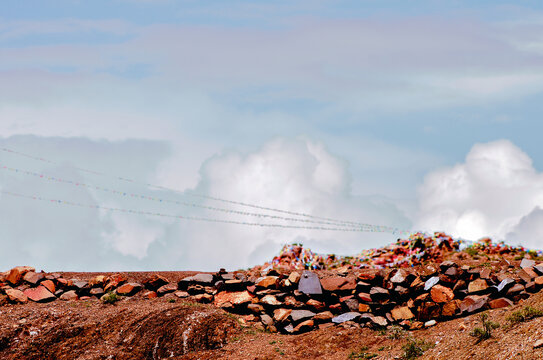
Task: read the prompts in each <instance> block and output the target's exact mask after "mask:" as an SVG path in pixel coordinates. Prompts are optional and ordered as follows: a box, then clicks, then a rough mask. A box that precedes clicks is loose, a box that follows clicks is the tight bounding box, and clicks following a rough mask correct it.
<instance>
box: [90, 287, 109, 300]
mask: <svg viewBox="0 0 543 360" xmlns="http://www.w3.org/2000/svg"><path fill="white" fill-rule="evenodd" d="M89 294H90V295H91V296H96V297H98V298H99V297H102V295H104V294H105V292H104V289H102V288H92V289H90V291H89Z"/></svg>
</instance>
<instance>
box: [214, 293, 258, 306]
mask: <svg viewBox="0 0 543 360" xmlns="http://www.w3.org/2000/svg"><path fill="white" fill-rule="evenodd" d="M252 300H253V296H252V295H251V294H250V293H249V292H248V291H246V290H245V291H236V292H229V291H222V292H220V293H218V294H216V295H215V299H214V300H213V303H214V304H215V306H218V307H222V306H223V305H224V304H225V303H230V304H232V305H234V306H238V305H243V304H247V303H250V302H251V301H252Z"/></svg>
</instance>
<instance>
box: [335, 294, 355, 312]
mask: <svg viewBox="0 0 543 360" xmlns="http://www.w3.org/2000/svg"><path fill="white" fill-rule="evenodd" d="M339 301H340V302H341V304H342V305H343V308H344V309H346V310H349V311H358V300H356V299H355V298H354V297H353V296H352V295H351V296H346V297H343V298H341V299H339Z"/></svg>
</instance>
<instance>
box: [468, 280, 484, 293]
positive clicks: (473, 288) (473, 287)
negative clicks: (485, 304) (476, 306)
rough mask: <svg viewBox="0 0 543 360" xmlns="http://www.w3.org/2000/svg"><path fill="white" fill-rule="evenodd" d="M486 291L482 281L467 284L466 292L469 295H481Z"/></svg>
mask: <svg viewBox="0 0 543 360" xmlns="http://www.w3.org/2000/svg"><path fill="white" fill-rule="evenodd" d="M486 289H488V284H487V283H486V280H484V279H476V280H473V281H472V282H470V283H469V285H468V292H469V293H470V294H474V293H481V292H484V291H486Z"/></svg>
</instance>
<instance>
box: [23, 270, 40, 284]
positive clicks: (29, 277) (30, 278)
mask: <svg viewBox="0 0 543 360" xmlns="http://www.w3.org/2000/svg"><path fill="white" fill-rule="evenodd" d="M44 277H45V275H43V273H37V272H34V271H29V272H27V273H26V274H25V275H24V276H23V280H24V281H26V282H27V283H29V284H32V285H36V284H37V283H38V282H40V280H42V279H43V278H44Z"/></svg>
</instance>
